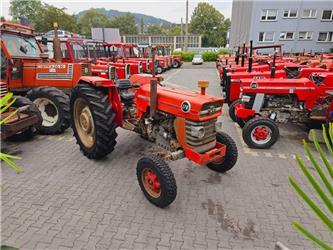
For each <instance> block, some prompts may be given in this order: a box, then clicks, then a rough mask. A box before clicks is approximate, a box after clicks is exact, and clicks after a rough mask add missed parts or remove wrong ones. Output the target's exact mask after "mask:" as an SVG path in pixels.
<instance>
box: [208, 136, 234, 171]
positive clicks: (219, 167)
mask: <svg viewBox="0 0 333 250" xmlns="http://www.w3.org/2000/svg"><path fill="white" fill-rule="evenodd" d="M216 140H217V142H219V143H221V144H224V145H225V146H226V147H227V150H226V154H225V157H224V158H223V159H219V160H216V161H213V162H211V163H208V164H207V167H208V168H209V169H211V170H214V171H216V172H219V173H224V172H226V171H228V170H230V169H232V168H233V167H234V166H235V164H236V162H237V159H238V150H237V146H236V143H235V141H234V140H233V139H232V138H231V137H230V136H229V135H228V134H226V133H224V132H218V133H217V134H216Z"/></svg>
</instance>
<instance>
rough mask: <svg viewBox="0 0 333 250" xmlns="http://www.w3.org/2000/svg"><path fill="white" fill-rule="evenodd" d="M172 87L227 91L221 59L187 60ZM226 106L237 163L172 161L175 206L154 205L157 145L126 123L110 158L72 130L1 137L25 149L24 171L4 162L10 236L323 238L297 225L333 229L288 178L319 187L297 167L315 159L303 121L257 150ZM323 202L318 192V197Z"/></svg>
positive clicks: (176, 245)
mask: <svg viewBox="0 0 333 250" xmlns="http://www.w3.org/2000/svg"><path fill="white" fill-rule="evenodd" d="M163 76H164V79H165V83H166V84H167V85H169V86H171V87H178V88H185V89H192V90H198V88H197V81H198V80H209V82H210V86H209V88H208V93H209V94H212V95H221V89H220V86H219V79H218V74H217V71H216V69H215V64H214V63H204V64H203V65H200V66H193V65H191V64H185V65H183V67H182V68H180V69H174V70H170V71H168V72H166V73H164V74H163ZM226 111H227V106H225V107H224V115H223V116H221V117H220V118H219V119H220V120H221V121H222V124H223V126H222V129H223V131H225V132H227V133H228V134H229V135H231V136H232V137H233V138H234V140H235V141H236V143H237V146H238V150H239V159H238V162H237V165H236V166H235V167H234V168H233V169H232V170H231V171H229V172H227V173H225V174H218V173H215V172H213V171H211V170H209V169H208V168H206V167H200V166H198V165H196V164H194V163H192V162H190V161H189V160H187V159H182V160H179V161H176V162H171V163H170V166H171V168H172V170H173V172H174V174H175V178H176V181H177V185H178V196H177V198H176V200H175V201H174V203H172V204H171V205H170V206H169V207H168V208H165V209H160V208H157V207H155V206H153V205H152V204H150V203H149V202H148V201H147V200H146V198H145V197H144V195H143V194H142V192H141V190H140V188H139V185H138V183H137V179H136V172H135V171H136V163H137V161H138V160H139V158H140V157H142V156H144V155H147V154H151V153H154V152H156V150H158V149H157V148H156V146H155V145H154V144H151V143H148V142H146V141H144V140H143V139H141V137H140V136H139V135H137V134H134V133H131V132H128V131H124V130H122V129H118V134H119V136H118V139H117V141H118V143H117V146H116V149H115V151H114V152H112V154H110V155H109V156H108V157H107V158H106V159H103V160H99V161H94V160H89V159H87V158H85V157H84V156H83V155H82V153H81V152H80V151H79V147H78V145H76V142H75V140H74V138H73V136H72V131H71V130H68V131H66V133H64V134H62V135H56V136H43V135H39V136H37V137H36V138H35V139H34V140H32V141H29V142H24V143H20V144H18V143H8V142H5V143H3V144H2V148H3V150H6V152H10V153H12V154H15V155H18V156H20V157H22V160H19V161H17V163H18V164H19V165H20V166H21V167H22V168H23V169H24V172H23V173H21V174H16V173H15V172H14V170H12V169H11V168H9V167H6V166H5V164H4V163H2V167H1V170H2V173H1V177H2V178H1V179H2V195H1V202H2V211H1V215H2V216H1V244H6V245H11V246H15V247H19V248H20V249H89V250H91V249H274V247H275V244H276V242H278V241H279V242H282V243H283V244H284V245H286V246H287V247H289V248H290V249H313V248H314V246H313V245H312V244H311V243H310V242H309V241H308V240H307V239H305V238H304V237H303V236H302V235H300V234H299V233H298V232H296V230H295V229H294V228H293V227H292V226H291V221H292V220H297V221H298V222H300V223H301V224H302V225H303V226H305V227H306V228H308V229H309V230H310V231H312V232H315V233H316V234H317V235H318V236H319V237H322V238H323V239H326V241H327V242H328V241H330V240H332V239H333V235H332V234H328V232H327V230H326V228H325V227H324V226H323V225H321V224H320V223H319V221H318V220H317V219H316V218H315V216H314V215H313V213H312V212H311V211H310V209H309V208H308V207H307V206H306V205H305V204H304V203H303V202H302V201H300V200H299V198H298V197H297V195H296V193H295V192H294V190H293V189H292V188H291V186H290V185H289V183H288V176H293V177H294V178H295V179H296V181H297V182H298V183H299V184H300V185H301V186H302V187H303V188H304V190H306V191H307V192H310V193H313V192H312V191H311V189H310V188H309V185H308V184H307V182H306V180H305V177H304V176H302V174H301V171H300V170H299V168H298V167H297V165H296V163H295V159H294V154H295V153H299V154H300V155H301V156H302V157H303V158H304V161H305V163H306V164H309V161H308V160H307V159H306V158H305V157H304V153H303V149H302V143H301V140H302V139H303V138H306V136H307V133H306V132H305V130H304V129H303V128H302V127H299V126H292V125H288V126H281V138H280V140H279V141H278V143H277V144H276V145H274V146H273V147H272V148H271V149H269V150H253V149H249V148H248V147H247V146H246V145H245V144H244V143H243V142H242V139H241V130H240V128H239V127H238V126H237V125H235V124H234V123H232V122H231V120H230V118H229V117H228V114H227V112H226ZM310 196H311V197H312V198H313V199H315V200H317V198H316V197H314V195H310Z"/></svg>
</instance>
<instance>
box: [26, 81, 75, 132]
mask: <svg viewBox="0 0 333 250" xmlns="http://www.w3.org/2000/svg"><path fill="white" fill-rule="evenodd" d="M27 97H28V98H29V99H30V100H31V101H32V102H33V103H34V104H36V106H37V107H38V109H39V111H40V113H41V115H42V118H43V121H42V126H41V127H40V129H39V131H40V132H41V133H43V134H59V133H62V132H64V130H66V129H67V128H69V126H70V115H69V97H68V96H67V95H66V94H65V93H64V92H63V91H61V90H60V89H57V88H54V87H38V88H33V89H32V90H30V91H29V92H28V94H27Z"/></svg>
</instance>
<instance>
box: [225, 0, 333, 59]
mask: <svg viewBox="0 0 333 250" xmlns="http://www.w3.org/2000/svg"><path fill="white" fill-rule="evenodd" d="M251 3H252V6H251V7H250V8H251V14H250V15H249V16H250V18H248V16H247V14H246V15H245V14H243V16H246V17H247V20H244V18H243V19H242V18H240V17H239V16H236V18H234V13H235V14H238V12H239V10H235V11H234V8H237V9H238V8H239V9H242V8H245V6H248V5H249V4H248V2H246V1H245V2H239V1H238V0H237V1H234V2H233V11H232V23H233V22H234V21H235V22H236V24H232V27H233V25H234V26H235V27H238V26H240V24H241V23H243V25H245V26H246V27H249V30H247V31H245V32H237V29H236V33H235V34H233V32H234V30H233V29H231V32H232V34H231V37H233V42H234V43H233V44H231V45H232V46H238V45H239V44H240V43H238V44H237V43H236V42H237V41H240V40H241V39H243V38H244V36H243V34H248V36H247V39H246V40H247V41H249V40H253V41H254V45H264V44H284V46H283V50H284V52H303V51H304V50H305V51H307V52H308V51H311V50H312V51H313V52H321V51H329V49H330V48H333V42H318V41H317V40H318V35H319V32H322V31H333V21H322V20H321V17H322V12H323V10H324V9H326V10H333V1H332V0H312V1H310V0H291V1H286V0H280V1H272V0H261V1H251ZM239 5H241V6H240V7H239ZM263 9H276V10H277V12H278V13H277V20H276V21H262V20H261V19H260V17H261V10H263ZM288 9H293V10H298V15H297V18H283V12H284V10H288ZM304 9H316V10H317V15H316V17H315V18H303V17H302V13H303V10H304ZM243 13H245V12H244V11H243ZM246 13H247V12H246ZM238 15H239V14H238ZM237 22H239V23H240V24H239V23H237ZM266 31H273V32H274V33H275V34H274V41H273V42H259V32H266ZM286 31H290V32H294V38H293V40H290V41H289V40H281V39H280V38H279V37H280V32H286ZM300 31H312V32H313V36H312V40H307V41H303V40H299V37H298V35H299V32H300ZM234 37H236V38H234Z"/></svg>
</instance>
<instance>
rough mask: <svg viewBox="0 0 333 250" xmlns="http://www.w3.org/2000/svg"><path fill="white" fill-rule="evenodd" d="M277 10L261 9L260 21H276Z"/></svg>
mask: <svg viewBox="0 0 333 250" xmlns="http://www.w3.org/2000/svg"><path fill="white" fill-rule="evenodd" d="M276 18H277V10H262V11H261V18H260V20H261V21H276Z"/></svg>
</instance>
